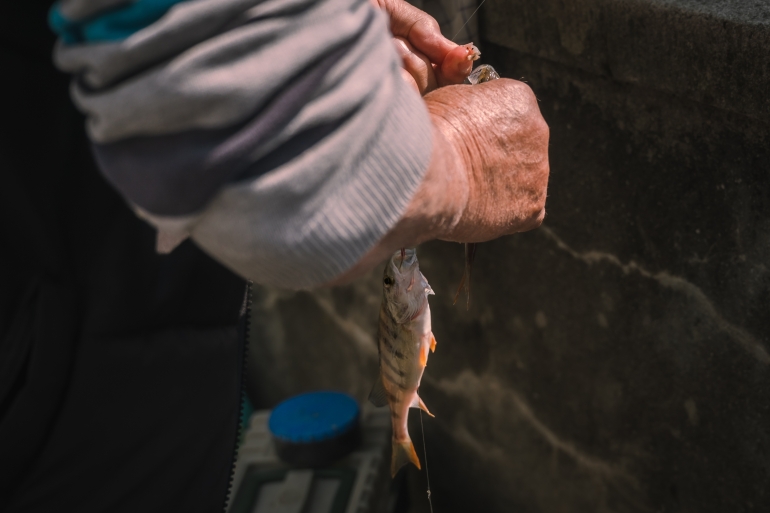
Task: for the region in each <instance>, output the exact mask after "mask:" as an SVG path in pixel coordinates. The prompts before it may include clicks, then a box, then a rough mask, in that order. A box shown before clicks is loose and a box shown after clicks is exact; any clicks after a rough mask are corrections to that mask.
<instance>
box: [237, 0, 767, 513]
mask: <svg viewBox="0 0 770 513" xmlns="http://www.w3.org/2000/svg"><path fill="white" fill-rule="evenodd" d="M615 4H616V3H613V2H610V3H607V2H598V1H597V2H588V1H583V2H575V3H574V4H571V5H572V7H571V9H572V10H573V11H575V12H572V11H570V12H572V14H570V13H566V12H563V8H562V7H563V6H562V7H559V6H561V5H562V4H561V3H558V2H555V1H553V2H551V1H547V2H535V1H534V0H531V1H529V0H526V1H525V0H519V1H512V2H502V1H499V0H490V1H489V2H487V4H486V5H485V6H484V7H483V8H482V9H481V11H480V14H481V18H480V32H481V36H482V40H483V41H482V44H483V46H482V51H483V56H482V61H481V62H487V63H490V64H492V65H494V66H495V67H497V68H498V70H499V71H500V72H501V74H502V75H503V76H507V77H516V78H523V79H524V80H525V81H526V82H527V83H528V84H529V85H530V86H531V87H532V88H533V90H534V91H535V93H536V94H537V96H538V98H539V99H540V105H541V110H542V111H543V115H544V117H545V118H546V120H547V121H548V123H549V125H550V127H551V153H550V158H551V167H552V176H551V183H550V189H549V198H548V205H547V208H548V216H547V218H546V221H545V223H544V225H543V226H542V227H541V228H540V229H538V230H535V231H533V232H529V233H525V234H520V235H517V236H512V237H507V238H504V239H501V240H497V241H494V242H490V243H485V244H481V245H480V246H479V248H478V253H477V259H476V265H475V269H474V292H473V298H472V303H471V309H470V311H466V310H465V308H464V306H460V305H459V304H458V305H457V306H453V305H452V304H451V302H452V299H453V296H454V291H455V288H456V286H457V283H458V280H459V278H460V275H461V274H462V265H463V262H462V247H461V246H460V245H458V244H450V243H441V242H433V243H429V244H425V245H424V246H422V247H421V248H419V251H418V254H419V258H420V262H421V268H422V270H423V272H424V274H425V275H426V277H427V278H428V280H429V281H430V283H431V285H432V287H433V289H434V290H435V291H436V296H435V297H432V298H431V309H432V311H433V324H434V332H435V334H436V338H437V340H438V347H437V349H436V353H435V354H434V355H432V356H431V359H430V362H429V366H428V368H427V369H426V373H425V377H424V380H423V388H422V391H421V396H422V397H423V398H424V400H425V402H426V404H427V405H428V406H429V408H430V409H431V411H432V412H433V413H434V414H436V418H435V419H426V422H425V430H426V439H427V444H428V457H429V464H430V471H431V484H432V488H433V495H432V497H433V500H434V507H435V510H436V511H437V512H438V511H441V512H453V513H454V512H467V511H489V512H501V513H502V512H510V511H516V512H533V513H535V512H546V513H554V512H555V513H560V512H565V513H566V512H569V513H572V512H575V513H583V512H585V513H589V512H590V513H597V512H618V513H624V512H647V511H650V512H653V511H666V512H679V511H681V512H685V511H699V512H701V513H709V512H713V513H723V512H726V511H731V512H732V511H746V512H752V511H756V512H761V511H769V510H770V495H768V493H767V483H768V482H770V463H768V462H770V430H768V428H767V427H768V426H770V356H769V355H768V351H769V350H770V340H769V338H768V337H769V336H770V315H768V307H770V268H769V267H768V255H770V173H769V172H768V171H770V169H768V168H769V167H770V164H769V163H770V123H769V122H768V118H767V116H763V115H761V106H762V105H763V103H762V102H763V101H766V99H763V98H759V97H758V96H757V97H756V98H755V97H753V96H751V91H753V90H756V91H760V90H763V89H762V88H761V87H759V86H758V85H757V84H754V85H752V86H751V87H748V88H747V89H745V90H742V91H743V92H742V93H741V94H743V96H741V97H738V96H736V98H737V99H738V100H739V101H738V104H737V106H736V107H735V108H727V107H725V105H726V104H725V100H724V96H723V93H724V91H725V90H729V87H728V86H726V85H725V83H726V82H725V80H727V79H724V80H723V79H722V78H713V77H712V78H713V80H710V79H709V78H708V77H709V76H711V75H709V73H712V71H713V70H711V68H708V66H706V67H705V68H704V67H703V66H704V65H706V64H703V62H705V61H703V62H702V61H700V60H698V61H697V62H696V60H695V59H696V58H695V57H693V58H692V59H693V60H692V61H688V60H687V59H688V53H687V51H688V50H687V48H684V47H677V48H676V49H675V51H674V50H672V51H671V52H670V53H671V54H672V55H673V54H676V55H674V56H673V57H671V58H676V59H679V62H680V65H681V66H685V69H689V71H688V73H690V74H692V75H693V77H692V78H691V79H690V82H687V83H684V82H681V87H680V89H676V88H675V86H676V84H673V85H672V84H668V83H663V84H662V85H661V86H660V87H659V88H656V87H655V83H654V82H645V79H644V78H643V77H644V76H645V74H644V73H641V72H640V73H638V74H639V75H640V76H641V77H642V78H640V79H639V80H636V79H634V78H633V77H634V76H636V74H637V73H635V72H633V70H634V69H636V68H634V66H635V65H638V66H639V68H638V69H642V70H644V69H647V68H645V66H646V67H649V66H651V65H650V64H649V55H641V54H639V55H636V56H635V54H634V53H633V52H632V53H626V54H623V48H615V47H612V48H608V47H603V48H604V49H601V51H602V52H609V53H610V54H611V53H613V52H615V53H616V54H618V55H621V54H622V55H625V60H624V61H623V68H622V70H621V71H622V73H620V72H619V71H616V70H615V69H614V68H612V67H610V68H605V67H602V66H598V67H595V66H593V64H592V62H594V61H595V60H596V59H598V57H596V55H599V54H600V53H601V52H600V51H599V50H598V49H597V45H599V43H598V42H597V41H605V43H606V39H605V40H603V39H602V37H603V36H602V34H606V33H609V32H611V31H613V30H614V31H616V32H617V31H618V30H621V29H622V28H623V27H626V29H628V30H630V32H629V34H630V36H629V37H630V40H629V42H628V43H627V44H628V45H629V46H633V45H639V44H641V43H640V41H642V42H643V41H644V37H647V36H646V35H645V34H646V33H652V34H654V33H655V31H654V30H653V29H652V28H650V26H651V25H650V24H653V25H654V23H665V22H666V20H669V19H676V20H678V21H677V23H679V24H680V25H679V29H680V30H681V31H684V32H686V33H688V34H690V36H691V37H692V38H694V39H693V41H692V43H691V46H692V47H693V48H696V47H697V48H700V49H702V48H712V49H713V53H714V55H717V54H718V52H717V50H718V49H719V48H722V50H724V51H725V52H727V51H730V52H733V50H735V48H737V49H738V50H735V51H737V52H738V53H734V62H736V63H744V64H742V65H746V66H749V65H750V63H751V62H752V61H751V59H748V58H747V57H746V56H745V55H743V54H741V53H740V51H739V50H740V48H742V47H745V48H749V47H751V48H754V46H756V45H760V46H761V45H765V46H763V48H764V50H765V51H764V53H757V54H755V55H756V57H755V61H754V64H753V66H754V68H751V69H748V68H747V69H746V70H743V71H744V72H743V75H742V76H745V77H755V78H756V77H759V78H756V80H760V79H762V77H765V80H767V83H768V84H770V71H767V73H766V74H765V75H763V74H762V73H764V72H762V69H764V70H770V64H768V62H769V59H768V58H767V56H768V55H770V8H768V9H767V11H768V12H767V18H765V19H766V20H767V21H765V22H762V20H761V19H759V18H757V16H759V15H756V16H755V17H754V18H752V19H759V21H760V22H755V23H753V24H751V25H750V24H749V22H748V21H747V20H746V19H745V17H744V18H741V16H744V14H741V13H737V14H736V13H735V12H733V13H732V14H731V12H730V11H729V9H728V10H726V11H724V12H721V13H718V12H717V13H715V12H711V11H707V10H706V11H704V10H703V9H700V8H699V9H700V10H693V11H687V9H689V7H688V5H689V4H688V3H687V2H684V1H682V2H676V1H675V2H669V4H671V6H669V7H667V9H670V10H671V12H669V13H668V14H667V12H668V11H665V9H663V7H660V6H659V5H658V3H657V2H644V1H640V2H637V3H635V4H634V7H633V9H632V8H631V7H629V8H628V10H626V11H624V10H623V9H621V7H620V6H622V5H626V4H627V3H625V2H617V4H618V5H615ZM679 4H681V6H680V5H679ZM740 4H741V3H740V2H737V3H736V5H735V6H734V8H735V9H736V10H738V9H739V7H740ZM425 5H426V6H428V5H429V3H428V2H425ZM447 5H448V4H447ZM645 6H647V7H648V8H649V13H647V11H644V8H645ZM560 9H562V10H560ZM757 9H759V8H757ZM760 10H761V9H760ZM687 12H689V17H687V16H685V15H684V14H682V13H687ZM741 12H742V11H741ZM760 14H761V13H760ZM677 16H678V18H677ZM720 16H721V18H720ZM436 17H437V18H438V17H439V16H436ZM613 17H614V18H613ZM575 20H584V21H585V20H588V21H586V22H585V23H584V24H583V25H585V26H584V27H583V28H585V30H587V31H588V32H586V33H587V34H589V35H590V37H588V36H587V37H586V38H584V39H585V40H584V43H585V44H584V45H583V46H582V47H580V48H578V47H577V46H576V45H575V44H574V39H575V38H574V37H572V38H570V37H569V36H570V34H572V32H570V30H571V28H570V27H572V28H574V27H573V25H574V23H573V22H575ZM591 20H593V21H591ZM597 20H598V21H597ZM629 20H630V21H629ZM741 20H743V21H741ZM575 23H576V22H575ZM591 23H595V25H591ZM629 23H630V25H629ZM645 23H647V24H645ZM763 23H764V25H763ZM613 24H615V25H618V27H615V28H612V29H610V28H607V26H608V25H613ZM623 24H625V25H623ZM709 24H715V25H714V27H721V26H723V24H724V26H725V27H728V28H730V30H729V31H728V32H729V33H728V34H726V35H725V34H722V33H721V32H719V31H718V30H717V28H714V29H713V30H712V29H711V28H708V27H710V26H711V25H709ZM583 25H581V26H583ZM506 27H507V28H506ZM586 27H587V28H586ZM628 27H631V28H628ZM633 27H637V28H638V27H643V28H644V27H646V29H645V30H646V31H647V32H644V31H642V32H639V31H636V32H635V31H634V30H632V29H633ZM703 27H706V29H704V28H703ZM560 30H562V31H566V32H564V33H561V32H559V31H560ZM640 30H641V29H640ZM741 31H743V32H741ZM750 31H754V32H751V34H753V35H752V36H751V38H750V39H751V45H754V46H750V45H749V46H746V45H744V46H741V44H739V43H740V41H738V39H739V38H740V37H743V36H741V34H744V33H746V34H748V33H749V32H750ZM573 32H574V31H573ZM521 34H527V38H526V39H522V37H523V36H522V37H519V36H520V35H521ZM666 34H668V32H666ZM698 34H701V36H698ZM708 34H712V36H711V37H712V39H713V38H714V37H715V36H714V35H713V34H716V35H717V36H719V37H723V38H724V39H723V44H722V46H720V44H719V41H718V40H717V41H714V40H710V41H703V45H700V41H699V40H698V39H697V38H698V37H706V36H707V35H708ZM720 34H721V35H720ZM572 35H574V34H572ZM747 37H748V36H747ZM736 38H738V39H736ZM613 41H614V42H613V45H614V46H619V45H620V46H622V45H623V44H626V43H625V42H624V41H622V40H617V41H615V40H613ZM736 41H738V42H736ZM603 44H604V43H603ZM549 45H551V46H549ZM699 45H700V46H699ZM731 45H733V46H731ZM557 47H558V48H557ZM650 48H652V49H653V50H655V48H656V47H655V46H654V45H653V44H652V43H651V44H650ZM655 51H657V50H655ZM691 51H692V52H695V51H696V50H691ZM697 51H700V50H697ZM597 52H598V53H597ZM763 56H764V57H763ZM666 58H667V57H666V52H663V51H662V50H661V51H660V53H659V54H658V57H657V59H658V60H659V61H660V66H661V67H662V68H665V67H666V66H668V65H669V63H667V62H666V61H665V59H666ZM592 59H594V60H592ZM634 59H636V60H634ZM762 59H765V60H762ZM609 61H612V59H610V60H609ZM609 61H607V62H609ZM713 61H714V64H713V66H715V67H719V66H722V64H723V63H722V61H720V60H719V59H718V58H716V57H715V58H714V59H713ZM597 62H598V61H597ZM746 63H748V64H746ZM688 65H690V68H686V66H688ZM762 66H764V68H762ZM607 69H609V71H607ZM715 69H716V68H715ZM698 73H702V74H703V77H704V78H703V79H702V80H700V82H699V83H701V84H704V85H703V89H702V90H698V91H693V90H692V89H689V87H690V86H689V85H688V84H691V83H695V82H696V81H697V80H698ZM707 75H708V76H707ZM728 85H729V84H728ZM709 88H711V89H709ZM725 88H726V89H725ZM752 88H753V89H752ZM764 90H767V89H764ZM752 102H754V103H752ZM745 105H755V108H752V109H750V110H751V112H753V113H755V115H747V114H746V112H744V111H745V110H746V109H744V108H743V107H742V106H745ZM380 272H381V270H379V269H378V270H376V271H373V272H372V274H371V275H370V276H369V277H367V278H365V279H362V280H360V281H358V282H357V283H355V284H353V285H350V286H347V287H341V288H337V289H334V290H321V291H315V292H311V293H306V292H302V293H283V292H279V291H274V290H267V289H264V288H256V287H255V308H254V323H255V324H254V326H255V329H254V333H256V334H258V339H255V340H254V341H252V350H251V357H252V360H251V365H252V372H251V378H252V382H251V383H250V387H251V393H252V396H253V397H254V398H255V401H256V402H257V405H258V406H270V405H272V404H274V403H275V402H276V401H278V400H280V399H282V398H283V397H285V396H287V395H290V394H293V393H296V392H300V391H303V390H309V389H316V388H334V389H340V390H346V391H348V392H350V393H352V394H353V395H355V396H356V397H358V398H359V399H360V400H364V399H365V398H366V396H367V395H368V392H369V389H370V387H371V384H372V382H373V379H374V377H375V375H376V371H377V349H376V344H375V341H374V337H375V334H376V323H377V313H378V310H379V305H380V298H381V289H380V280H379V277H380ZM412 417H413V418H412V421H414V422H416V423H417V424H413V425H412V426H411V427H410V431H412V432H413V433H417V432H419V425H418V423H419V419H418V418H417V415H413V416H412ZM414 438H415V439H416V440H415V443H416V445H417V451H418V453H420V454H422V448H421V447H420V443H419V440H418V437H417V436H415V437H414ZM407 472H408V473H409V474H408V476H409V478H410V482H411V488H412V491H413V494H412V496H413V498H414V501H413V509H414V511H421V509H420V508H422V507H424V508H427V502H426V501H425V500H424V489H425V485H424V478H425V477H424V473H420V472H418V471H416V470H415V469H412V468H409V469H408V470H407Z"/></svg>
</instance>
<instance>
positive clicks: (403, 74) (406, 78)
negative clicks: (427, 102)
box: [401, 68, 422, 95]
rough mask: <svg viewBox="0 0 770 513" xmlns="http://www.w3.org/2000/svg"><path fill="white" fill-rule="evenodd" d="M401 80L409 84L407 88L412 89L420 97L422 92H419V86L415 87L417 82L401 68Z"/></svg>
mask: <svg viewBox="0 0 770 513" xmlns="http://www.w3.org/2000/svg"><path fill="white" fill-rule="evenodd" d="M401 78H403V79H404V82H406V83H407V84H409V86H411V87H413V88H414V90H415V91H417V92H418V93H420V94H421V95H422V91H420V86H418V85H417V81H415V79H414V77H413V76H412V75H411V74H410V73H409V72H408V71H407V70H405V69H404V68H401Z"/></svg>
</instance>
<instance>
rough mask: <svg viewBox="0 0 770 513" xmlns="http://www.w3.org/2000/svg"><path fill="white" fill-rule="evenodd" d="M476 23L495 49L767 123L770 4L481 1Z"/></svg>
mask: <svg viewBox="0 0 770 513" xmlns="http://www.w3.org/2000/svg"><path fill="white" fill-rule="evenodd" d="M481 19H482V21H481V31H482V37H483V38H485V39H486V40H488V41H490V42H492V43H495V44H497V45H500V46H504V47H507V48H510V49H512V50H516V51H519V52H522V53H526V54H529V55H533V56H537V57H541V58H543V59H548V60H551V61H555V62H559V63H562V64H567V65H569V66H573V67H576V68H579V69H582V70H585V71H590V72H593V73H596V74H600V75H604V76H607V77H611V78H613V79H615V80H618V81H621V82H627V83H633V84H639V85H641V86H644V87H649V88H653V89H657V90H661V91H666V92H669V93H672V94H674V95H676V96H679V97H681V98H684V99H689V100H696V101H700V102H703V103H706V104H709V105H715V106H717V107H720V108H722V109H725V110H730V111H733V112H738V113H741V114H744V115H747V116H751V117H755V118H757V119H765V120H767V119H770V94H768V92H770V2H764V1H758V0H738V1H736V0H733V1H725V0H706V1H695V0H569V1H564V0H487V2H486V5H485V6H484V8H483V9H481Z"/></svg>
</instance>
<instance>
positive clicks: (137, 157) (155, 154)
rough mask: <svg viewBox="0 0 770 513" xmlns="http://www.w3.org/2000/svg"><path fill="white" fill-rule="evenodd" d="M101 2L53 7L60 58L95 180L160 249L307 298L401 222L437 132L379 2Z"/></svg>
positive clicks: (199, 0) (57, 48)
mask: <svg viewBox="0 0 770 513" xmlns="http://www.w3.org/2000/svg"><path fill="white" fill-rule="evenodd" d="M102 2H103V3H104V6H103V9H102V10H100V8H99V6H98V5H96V4H98V3H99V1H98V0H95V1H93V2H88V1H87V0H77V1H75V2H69V1H67V0H65V1H64V2H61V3H59V4H57V5H56V6H55V7H54V9H53V10H52V12H51V17H50V20H51V25H52V27H54V29H55V30H56V31H57V32H58V33H59V34H60V36H61V37H60V40H59V42H58V43H57V47H56V50H55V54H54V58H55V61H56V63H57V65H58V66H59V67H60V68H61V69H63V70H66V71H68V72H70V73H72V74H73V75H74V79H73V82H72V97H73V100H74V101H75V103H76V105H77V106H78V107H79V108H80V109H81V110H82V111H83V112H84V113H85V114H86V116H87V131H88V134H89V137H90V138H91V141H92V143H93V150H94V154H95V156H96V159H97V162H98V163H99V166H100V169H101V170H102V172H103V173H104V175H105V177H106V178H107V179H108V180H109V181H110V182H111V183H112V184H113V185H114V186H115V187H116V188H117V189H118V190H119V191H120V192H121V193H122V194H123V196H124V197H125V198H126V199H127V200H128V201H129V202H130V203H131V204H132V206H133V207H134V208H135V210H136V211H137V212H138V213H139V214H140V215H141V217H143V218H144V219H146V220H147V221H148V222H150V223H151V224H152V225H154V226H155V227H156V228H157V229H158V230H159V235H160V236H159V242H162V241H166V243H168V244H169V247H171V246H173V244H174V243H175V242H177V241H179V240H182V239H184V238H185V237H191V238H192V239H193V240H194V241H195V242H196V244H198V245H199V246H200V247H201V248H203V249H204V250H205V251H206V252H208V253H209V254H211V255H212V256H213V257H214V258H216V259H218V260H219V261H221V262H222V263H224V264H225V265H227V266H228V267H230V268H231V269H233V270H234V271H236V272H238V273H239V274H241V275H243V276H244V277H247V278H250V279H252V280H255V281H257V282H259V283H263V284H268V285H273V286H278V287H284V288H310V287H314V286H318V285H320V284H322V283H325V282H328V281H330V280H331V279H333V278H334V277H336V276H338V275H339V274H341V273H343V272H344V271H346V270H347V269H349V268H350V267H352V266H353V265H354V264H355V263H356V262H357V261H358V260H360V258H361V257H362V256H363V255H364V254H365V253H366V252H367V251H369V249H371V248H372V247H373V246H374V245H375V244H376V243H377V241H378V240H379V239H381V238H382V237H383V236H384V235H385V234H386V233H387V232H388V231H389V230H390V229H391V228H392V227H393V226H394V225H395V224H396V222H397V221H398V220H399V219H400V218H401V216H402V215H403V213H404V211H405V209H406V206H407V205H408V203H409V201H410V200H411V198H412V196H413V195H414V193H415V192H416V190H417V187H418V186H419V184H420V182H421V181H422V178H423V175H424V172H425V170H426V169H427V167H428V163H429V159H430V153H431V126H430V119H429V116H428V114H427V110H426V108H425V105H424V103H423V101H422V99H421V98H420V97H419V95H418V94H417V93H416V92H414V91H413V90H412V89H411V88H410V87H408V86H407V85H406V84H405V83H404V82H403V80H402V79H401V78H400V75H399V73H400V71H399V67H400V59H399V58H398V56H397V55H396V54H395V51H394V49H393V46H392V44H391V40H390V35H389V32H388V29H387V24H386V20H385V17H384V16H383V15H382V14H381V13H380V12H378V11H376V10H375V9H374V8H373V7H372V6H371V5H370V2H369V1H368V0H318V1H313V0H248V1H247V0H188V1H184V2H179V1H173V0H137V1H134V2H120V0H102ZM95 5H96V6H95Z"/></svg>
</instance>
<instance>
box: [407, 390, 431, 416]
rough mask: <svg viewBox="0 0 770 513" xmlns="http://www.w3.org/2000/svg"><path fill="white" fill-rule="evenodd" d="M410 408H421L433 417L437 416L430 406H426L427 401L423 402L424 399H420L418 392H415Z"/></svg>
mask: <svg viewBox="0 0 770 513" xmlns="http://www.w3.org/2000/svg"><path fill="white" fill-rule="evenodd" d="M409 407H410V408H419V409H421V410H422V411H424V412H425V413H427V414H428V415H430V416H431V417H435V415H433V414H432V413H431V412H430V411H429V410H428V407H427V406H425V403H424V402H422V399H420V396H419V395H417V394H414V400H413V401H412V404H410V405H409Z"/></svg>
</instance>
